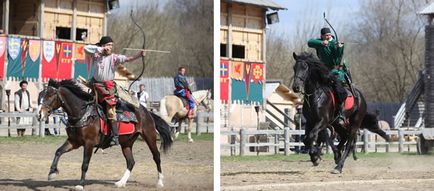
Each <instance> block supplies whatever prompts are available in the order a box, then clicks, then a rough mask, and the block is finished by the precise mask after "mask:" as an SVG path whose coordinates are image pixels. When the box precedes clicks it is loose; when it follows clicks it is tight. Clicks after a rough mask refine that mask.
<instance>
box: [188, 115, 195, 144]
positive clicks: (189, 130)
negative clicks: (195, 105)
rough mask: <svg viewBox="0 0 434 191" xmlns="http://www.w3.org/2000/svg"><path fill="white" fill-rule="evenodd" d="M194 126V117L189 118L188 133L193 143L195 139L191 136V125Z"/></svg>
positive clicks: (189, 139) (189, 140)
mask: <svg viewBox="0 0 434 191" xmlns="http://www.w3.org/2000/svg"><path fill="white" fill-rule="evenodd" d="M192 126H193V118H189V119H188V127H187V134H188V142H189V143H192V142H194V140H193V139H192V138H191V127H192Z"/></svg>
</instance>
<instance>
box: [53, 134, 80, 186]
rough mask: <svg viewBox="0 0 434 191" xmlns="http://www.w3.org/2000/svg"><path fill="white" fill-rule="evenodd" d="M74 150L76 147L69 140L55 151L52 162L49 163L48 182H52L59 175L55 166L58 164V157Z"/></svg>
mask: <svg viewBox="0 0 434 191" xmlns="http://www.w3.org/2000/svg"><path fill="white" fill-rule="evenodd" d="M76 148H77V147H76V146H74V145H73V144H71V142H69V140H66V141H65V143H63V145H62V146H60V147H59V148H58V149H57V150H56V153H55V154H54V159H53V162H52V163H51V167H50V172H49V173H48V180H53V179H54V178H56V175H57V174H59V170H58V169H57V164H58V163H59V159H60V156H62V155H63V154H64V153H66V152H69V151H71V150H73V149H76Z"/></svg>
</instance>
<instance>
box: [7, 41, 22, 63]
mask: <svg viewBox="0 0 434 191" xmlns="http://www.w3.org/2000/svg"><path fill="white" fill-rule="evenodd" d="M8 50H9V51H8V52H9V55H10V56H11V58H12V60H15V59H16V58H17V57H18V55H19V54H20V51H21V38H14V37H11V38H9V39H8Z"/></svg>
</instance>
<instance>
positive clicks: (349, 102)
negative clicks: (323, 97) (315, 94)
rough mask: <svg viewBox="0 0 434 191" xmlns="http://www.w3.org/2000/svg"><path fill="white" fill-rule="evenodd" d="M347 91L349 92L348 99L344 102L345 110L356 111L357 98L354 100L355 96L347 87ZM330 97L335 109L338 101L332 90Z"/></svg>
mask: <svg viewBox="0 0 434 191" xmlns="http://www.w3.org/2000/svg"><path fill="white" fill-rule="evenodd" d="M345 91H346V92H347V97H346V98H345V101H344V109H345V111H350V110H354V109H355V104H354V101H355V98H354V95H353V94H352V93H351V91H350V90H349V88H347V87H345ZM330 95H331V97H332V102H333V105H334V106H335V107H337V105H336V101H335V95H334V93H333V91H332V90H330Z"/></svg>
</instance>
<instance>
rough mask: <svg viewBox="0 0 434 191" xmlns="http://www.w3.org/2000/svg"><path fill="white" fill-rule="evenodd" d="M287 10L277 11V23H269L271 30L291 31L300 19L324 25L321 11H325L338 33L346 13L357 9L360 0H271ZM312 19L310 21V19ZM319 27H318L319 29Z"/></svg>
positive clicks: (346, 17) (347, 17) (345, 20)
mask: <svg viewBox="0 0 434 191" xmlns="http://www.w3.org/2000/svg"><path fill="white" fill-rule="evenodd" d="M273 1H274V2H276V3H278V4H279V5H281V6H283V7H285V8H287V9H288V10H281V11H279V20H280V22H279V23H278V24H273V25H269V27H270V28H271V29H272V30H277V31H278V32H283V33H285V34H288V33H291V32H293V30H294V28H295V27H294V26H296V25H297V23H299V22H302V21H309V22H321V25H324V26H325V25H326V23H325V22H324V19H323V12H325V13H326V16H327V19H328V20H329V22H330V23H331V24H332V25H333V27H334V28H335V29H336V31H337V32H338V33H339V30H340V28H341V27H343V25H344V23H345V22H348V19H351V17H349V16H348V15H350V14H351V13H354V12H357V11H358V10H359V7H360V4H359V1H360V0H273ZM310 20H312V21H310ZM319 30H320V29H318V31H319Z"/></svg>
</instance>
